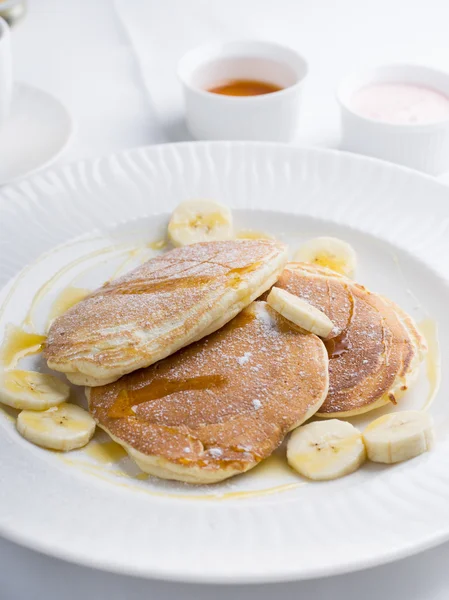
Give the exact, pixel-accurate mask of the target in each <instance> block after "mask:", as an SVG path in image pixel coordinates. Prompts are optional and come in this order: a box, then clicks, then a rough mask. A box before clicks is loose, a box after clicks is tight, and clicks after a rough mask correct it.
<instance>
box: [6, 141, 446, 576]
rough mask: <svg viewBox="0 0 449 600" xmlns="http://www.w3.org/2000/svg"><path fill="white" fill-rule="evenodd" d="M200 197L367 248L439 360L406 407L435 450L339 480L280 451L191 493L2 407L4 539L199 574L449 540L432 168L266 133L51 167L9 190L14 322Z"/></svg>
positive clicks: (438, 202) (241, 222)
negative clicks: (25, 429) (429, 426)
mask: <svg viewBox="0 0 449 600" xmlns="http://www.w3.org/2000/svg"><path fill="white" fill-rule="evenodd" d="M197 197H205V198H213V199H216V200H219V201H221V202H223V203H227V204H229V205H230V206H231V207H232V208H233V211H234V218H235V221H236V225H237V229H245V230H248V229H252V230H257V231H264V232H267V233H270V234H272V235H274V236H276V237H278V238H279V239H282V240H285V241H286V242H288V243H289V245H290V248H291V250H292V251H293V250H294V249H296V247H297V246H299V245H300V244H301V242H302V241H303V240H305V239H307V238H309V237H313V236H315V235H334V236H337V237H341V238H343V239H345V240H347V241H348V242H350V243H351V244H352V245H353V247H354V248H355V250H356V251H357V254H358V258H359V264H358V270H357V279H358V280H359V281H360V282H361V283H364V284H366V285H367V286H368V287H369V288H370V289H373V290H376V291H378V292H380V293H384V294H386V295H388V296H389V297H391V298H392V299H393V300H395V301H396V302H398V303H399V304H400V305H401V306H402V307H403V308H404V309H405V310H407V311H408V312H410V313H411V314H412V316H413V317H414V318H415V319H416V320H417V321H418V322H419V323H420V324H421V326H422V327H423V331H424V333H425V334H426V335H427V338H428V342H429V345H430V347H431V352H430V353H429V356H430V357H431V358H430V360H429V361H428V362H427V363H426V365H424V366H423V368H422V370H421V374H420V377H419V380H418V381H417V383H416V385H415V386H414V388H413V389H412V390H410V392H409V394H408V395H407V396H406V397H405V398H404V400H403V401H402V403H400V404H399V406H398V409H404V408H425V409H427V410H429V411H431V413H432V415H433V417H434V419H435V424H436V436H437V444H436V447H435V449H434V450H433V451H432V452H429V453H427V454H425V455H422V456H420V457H418V458H416V459H413V460H411V461H409V462H407V463H404V464H398V465H395V466H388V467H383V466H379V465H378V466H375V465H373V464H372V465H365V466H364V467H363V468H362V469H360V470H359V471H358V472H356V473H355V474H353V475H351V476H348V477H345V478H343V479H340V480H337V481H335V482H329V483H306V482H305V480H302V479H301V478H300V477H299V476H298V475H296V474H295V473H293V472H292V471H290V470H289V469H288V468H287V467H286V465H285V461H284V460H283V458H282V449H281V450H280V451H279V452H278V453H276V454H275V456H274V458H270V459H268V460H267V461H266V462H265V463H262V465H261V466H258V467H256V468H255V469H254V470H253V471H252V472H251V473H248V474H246V475H244V476H240V477H236V478H234V479H232V480H230V481H229V482H225V483H222V484H218V485H214V486H206V487H193V486H189V485H185V484H178V483H173V482H164V481H160V480H157V479H144V478H142V476H141V474H140V473H139V471H138V469H136V468H135V467H133V466H132V465H131V464H130V462H129V461H128V459H126V458H125V457H124V456H123V453H120V450H117V448H116V447H114V446H111V445H110V444H109V445H108V441H107V438H106V436H105V435H104V434H100V433H97V434H96V438H95V439H94V443H93V444H92V445H90V446H88V447H87V449H83V450H80V451H75V452H72V453H69V454H64V455H62V454H58V453H55V452H49V451H46V450H42V449H40V448H37V447H35V446H32V445H30V444H29V443H27V442H26V441H25V440H24V439H22V438H20V436H19V435H18V434H17V432H16V430H15V426H14V421H13V416H14V411H8V410H7V409H6V410H2V411H1V412H0V430H1V434H0V457H1V458H0V482H1V485H0V506H1V511H0V533H1V534H2V535H4V536H5V537H7V538H9V539H12V540H14V541H16V542H18V543H21V544H24V545H26V546H29V547H31V548H35V549H38V550H40V551H43V552H45V553H48V554H51V555H53V556H58V557H60V558H64V559H67V560H70V561H74V562H77V563H82V564H85V565H89V566H91V567H96V568H102V569H106V570H110V571H116V572H123V573H128V574H136V575H140V576H144V577H154V578H163V579H171V580H183V581H197V582H199V581H201V582H206V581H208V582H262V581H280V580H293V579H304V578H310V577H320V576H324V575H329V574H332V573H341V572H347V571H353V570H356V569H360V568H363V567H367V566H370V565H377V564H381V563H385V562H388V561H391V560H394V559H396V558H399V557H402V556H406V555H409V554H412V553H415V552H418V551H420V550H423V549H424V548H427V547H430V546H432V545H435V544H437V543H439V542H441V541H443V540H446V539H448V538H449V525H448V523H449V521H448V519H447V512H448V511H447V504H448V498H449V474H448V472H447V461H448V457H449V418H448V417H449V413H448V410H447V402H446V398H447V395H448V393H449V380H448V373H449V365H448V361H449V318H448V316H447V303H448V299H449V288H448V281H449V266H448V263H447V255H448V251H449V241H448V240H449V236H448V235H447V230H448V227H449V190H448V189H447V188H446V187H445V186H444V185H441V184H439V183H437V182H435V181H434V180H432V179H430V178H427V177H425V176H422V175H419V174H417V173H415V172H412V171H409V170H406V169H403V168H400V167H396V166H393V165H388V164H385V163H382V162H379V161H376V160H373V159H367V158H361V157H356V156H351V155H348V154H343V153H338V152H332V151H321V150H307V149H299V148H292V147H287V146H282V145H272V144H257V143H198V144H195V143H187V144H179V145H165V146H160V147H152V148H144V149H137V150H132V151H129V152H124V153H121V154H117V155H114V156H111V157H109V158H104V159H100V160H95V161H86V162H82V163H79V164H75V165H72V166H65V167H62V168H60V169H55V170H52V171H48V172H46V173H45V174H42V175H37V176H35V177H34V178H32V179H30V180H28V181H26V182H22V183H20V184H17V185H15V186H11V187H8V188H5V189H4V190H3V191H2V194H1V195H0V215H1V217H0V239H1V240H2V248H3V249H4V250H3V251H2V252H1V254H0V280H1V284H2V285H4V286H5V287H4V289H3V291H2V292H1V294H0V305H1V306H2V308H1V313H0V331H2V332H3V329H4V326H5V324H6V323H11V322H12V323H16V324H20V323H22V322H23V320H24V319H25V320H26V321H27V324H28V326H29V327H32V326H34V327H35V328H36V330H39V329H41V328H43V327H44V325H45V322H46V320H47V319H48V313H49V310H50V307H51V305H52V304H53V303H54V301H55V299H56V298H57V297H58V294H59V293H60V292H61V291H62V290H63V289H65V288H67V286H73V287H81V288H88V289H92V288H93V286H97V285H99V284H101V283H102V282H103V281H105V280H106V279H108V278H110V277H111V276H113V275H114V274H118V273H120V272H123V271H124V270H126V269H129V268H131V267H132V266H133V265H135V264H138V263H139V262H140V261H142V260H145V259H147V258H149V257H150V256H152V255H154V254H155V253H158V252H160V251H161V249H160V246H161V244H159V243H158V242H159V241H160V240H161V239H163V237H164V235H165V231H166V224H167V221H168V216H169V213H170V211H171V210H172V209H173V207H174V206H175V205H176V204H177V203H178V202H179V201H181V200H185V199H188V198H197ZM19 272H20V274H18V273H19ZM46 282H48V283H46ZM33 300H34V301H33ZM437 330H438V334H437ZM438 337H439V341H440V349H439V348H438V339H437V338H438ZM440 354H441V372H442V379H441V385H440V387H439V391H438V386H439V383H440V382H439V361H440ZM40 360H41V359H40V358H39V357H30V358H27V359H26V360H25V361H24V366H25V368H26V367H32V366H34V367H36V366H38V365H39V364H41V363H40V362H39V361H40ZM78 393H79V392H78ZM80 401H82V400H81V398H80ZM383 410H385V409H379V410H378V411H376V414H375V415H374V414H369V415H366V416H363V417H359V418H357V419H353V422H354V423H355V424H357V425H359V426H362V427H363V426H364V424H365V423H367V422H369V421H370V420H372V419H373V418H374V416H378V415H379V414H381V413H382V411H383ZM388 410H390V409H388Z"/></svg>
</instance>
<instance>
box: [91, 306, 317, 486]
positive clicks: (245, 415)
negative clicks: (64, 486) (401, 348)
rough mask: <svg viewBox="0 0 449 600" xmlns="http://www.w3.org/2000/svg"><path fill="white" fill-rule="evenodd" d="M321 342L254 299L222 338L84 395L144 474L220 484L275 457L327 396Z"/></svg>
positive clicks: (214, 337)
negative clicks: (284, 443)
mask: <svg viewBox="0 0 449 600" xmlns="http://www.w3.org/2000/svg"><path fill="white" fill-rule="evenodd" d="M327 363H328V358H327V352H326V348H325V346H324V344H323V342H322V341H321V340H320V339H319V338H318V337H316V336H315V335H313V334H311V333H305V332H302V331H301V330H299V329H298V328H296V327H295V326H294V325H293V324H290V323H289V322H288V321H286V320H285V319H284V318H283V317H281V316H280V315H279V314H278V313H276V312H275V311H273V310H272V309H271V308H270V307H269V306H268V305H267V304H266V303H265V302H254V303H253V304H251V305H250V306H249V307H248V308H246V309H245V310H244V311H243V312H241V313H240V314H239V315H238V316H236V317H235V318H234V319H233V320H232V321H231V322H230V323H228V324H227V325H225V326H224V327H223V328H222V329H220V330H219V331H216V332H215V333H213V334H211V335H209V336H208V337H206V338H203V339H202V340H201V341H199V342H196V343H195V344H192V345H190V346H188V347H187V348H184V349H183V350H180V351H179V352H177V353H176V354H174V355H172V356H170V357H168V358H166V359H164V360H162V361H160V362H158V363H156V364H154V365H152V366H150V367H148V368H146V369H144V370H141V371H136V372H135V373H132V374H129V375H126V376H125V377H122V378H121V379H120V380H119V381H117V382H115V383H112V384H110V385H106V386H104V387H96V388H92V389H90V390H89V389H88V390H87V391H86V393H87V396H88V398H89V410H90V412H91V413H92V415H93V416H94V418H95V420H96V421H97V423H98V424H99V425H100V426H101V427H102V428H103V429H105V430H106V431H107V432H108V433H109V434H110V435H111V437H112V438H113V439H114V440H116V441H117V442H118V443H119V444H121V445H122V446H124V448H126V450H127V451H128V453H129V454H130V456H131V457H132V458H134V460H135V461H136V462H137V464H138V465H139V466H140V467H141V468H142V469H143V470H144V471H146V472H148V473H151V474H153V475H156V476H158V477H163V478H166V479H177V480H180V481H187V482H191V483H212V482H215V481H220V480H222V479H226V478H227V477H231V476H232V475H237V474H239V473H243V472H244V471H247V470H248V469H251V468H252V467H254V466H255V465H257V463H259V462H260V461H261V460H263V459H264V458H266V457H267V456H269V455H270V454H271V453H272V452H273V450H274V449H275V448H276V447H277V446H278V445H279V444H280V443H281V442H282V440H283V438H284V436H285V435H286V434H287V433H288V432H289V431H290V430H292V429H294V428H295V427H297V426H298V425H300V424H301V423H303V422H304V421H305V420H306V419H308V418H309V417H311V416H312V415H313V414H314V413H315V412H316V411H317V410H318V408H319V407H320V406H321V404H322V402H323V400H324V398H325V397H326V394H327V387H328V371H327Z"/></svg>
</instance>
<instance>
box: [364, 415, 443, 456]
mask: <svg viewBox="0 0 449 600" xmlns="http://www.w3.org/2000/svg"><path fill="white" fill-rule="evenodd" d="M433 437H434V435H433V423H432V419H431V417H430V415H429V414H428V413H426V412H423V411H418V410H407V411H403V412H396V413H391V414H388V415H383V416H382V417H379V418H378V419H376V420H375V421H373V422H372V423H370V424H369V425H368V427H367V428H366V429H365V431H364V432H363V439H364V441H365V446H366V450H367V453H368V458H369V459H370V460H372V461H374V462H380V463H388V464H391V463H397V462H402V461H404V460H408V459H410V458H414V457H415V456H418V455H419V454H422V453H423V452H426V451H427V450H429V449H430V448H431V446H432V443H433Z"/></svg>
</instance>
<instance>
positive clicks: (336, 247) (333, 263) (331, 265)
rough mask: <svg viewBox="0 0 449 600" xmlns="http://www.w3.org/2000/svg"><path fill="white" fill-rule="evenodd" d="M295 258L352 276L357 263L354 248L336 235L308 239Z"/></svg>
mask: <svg viewBox="0 0 449 600" xmlns="http://www.w3.org/2000/svg"><path fill="white" fill-rule="evenodd" d="M294 260H295V261H298V262H306V263H311V264H313V265H316V266H318V267H326V268H327V269H331V270H332V271H336V272H337V273H340V275H346V276H347V277H352V275H353V274H354V271H355V267H356V264H357V256H356V253H355V250H354V248H353V247H352V246H351V245H350V244H348V243H347V242H345V241H343V240H340V239H338V238H334V237H317V238H313V239H312V240H309V241H307V242H306V243H305V244H303V245H302V246H301V247H300V248H299V249H298V250H297V251H296V253H295V255H294Z"/></svg>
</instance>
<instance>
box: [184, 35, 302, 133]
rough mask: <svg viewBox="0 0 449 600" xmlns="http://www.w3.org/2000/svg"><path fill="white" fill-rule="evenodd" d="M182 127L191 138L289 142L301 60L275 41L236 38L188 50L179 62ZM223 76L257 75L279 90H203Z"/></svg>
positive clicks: (296, 111) (296, 108) (299, 86)
mask: <svg viewBox="0 0 449 600" xmlns="http://www.w3.org/2000/svg"><path fill="white" fill-rule="evenodd" d="M178 75H179V78H180V80H181V81H182V84H183V88H184V95H185V105H186V121H187V127H188V128H189V130H190V132H191V134H192V135H193V136H194V137H195V138H197V139H205V140H262V141H281V142H289V141H291V140H293V138H294V137H295V134H296V131H297V127H298V118H299V112H300V101H301V96H302V89H303V81H304V79H305V77H306V75H307V63H306V61H305V60H304V59H303V58H302V57H301V56H300V55H299V54H298V53H297V52H295V51H294V50H291V49H290V48H287V47H285V46H281V45H279V44H275V43H270V42H259V41H236V42H227V43H223V44H214V45H210V46H203V47H200V48H196V49H195V50H191V51H190V52H188V53H187V54H186V55H185V56H184V57H183V58H182V59H181V61H180V63H179V67H178ZM229 79H257V80H261V81H267V82H269V83H273V84H275V85H278V86H279V87H281V88H283V89H282V90H280V91H278V92H272V93H269V94H263V95H260V96H243V97H242V96H239V97H236V96H225V95H221V94H214V93H212V92H208V91H207V89H208V88H210V87H212V86H214V85H217V84H219V83H220V82H222V81H225V80H229Z"/></svg>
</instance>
